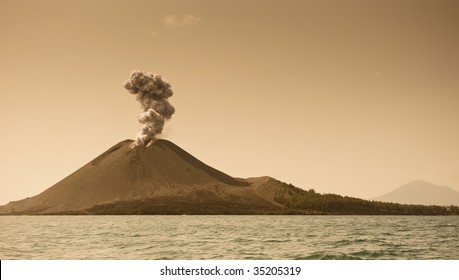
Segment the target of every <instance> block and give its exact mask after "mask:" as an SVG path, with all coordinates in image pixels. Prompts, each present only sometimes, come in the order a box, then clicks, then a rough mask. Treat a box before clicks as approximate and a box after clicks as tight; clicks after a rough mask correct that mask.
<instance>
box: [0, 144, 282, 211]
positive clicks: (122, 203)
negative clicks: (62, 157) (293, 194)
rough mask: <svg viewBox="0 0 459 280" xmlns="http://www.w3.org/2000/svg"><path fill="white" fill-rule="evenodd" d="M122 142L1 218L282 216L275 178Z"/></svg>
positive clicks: (172, 148) (174, 149)
mask: <svg viewBox="0 0 459 280" xmlns="http://www.w3.org/2000/svg"><path fill="white" fill-rule="evenodd" d="M132 145H133V141H132V140H125V141H122V142H120V143H118V144H116V145H115V146H113V147H112V148H110V149H108V150H107V151H106V152H104V153H103V154H101V155H100V156H98V157H97V158H95V159H94V160H92V161H91V162H89V163H87V164H86V165H84V166H83V167H81V168H80V169H78V170H77V171H75V172H74V173H72V174H71V175H69V176H68V177H66V178H64V179H63V180H62V181H60V182H58V183H57V184H55V185H54V186H52V187H50V188H48V189H47V190H45V191H44V192H42V193H40V194H39V195H36V196H34V197H31V198H27V199H23V200H19V201H15V202H10V203H8V204H7V205H5V206H1V207H0V214H26V215H33V214H279V213H283V212H284V211H285V210H286V208H285V207H283V206H282V205H281V204H279V203H277V202H275V201H274V197H275V195H276V190H277V189H278V188H279V187H281V186H282V185H283V183H282V182H279V181H277V180H275V179H273V178H270V177H260V178H250V179H237V178H233V177H231V176H229V175H227V174H225V173H223V172H220V171H218V170H216V169H214V168H212V167H210V166H208V165H206V164H204V163H202V162H201V161H199V160H198V159H196V158H195V157H193V156H192V155H190V154H189V153H187V152H186V151H184V150H183V149H181V148H180V147H178V146H177V145H175V144H174V143H172V142H170V141H167V140H156V141H154V142H153V143H152V144H151V145H149V146H147V147H136V148H131V147H132Z"/></svg>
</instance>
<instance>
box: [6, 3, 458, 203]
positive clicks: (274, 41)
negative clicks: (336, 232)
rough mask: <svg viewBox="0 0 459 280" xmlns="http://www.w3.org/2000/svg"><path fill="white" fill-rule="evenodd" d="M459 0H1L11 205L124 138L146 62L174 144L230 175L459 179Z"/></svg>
mask: <svg viewBox="0 0 459 280" xmlns="http://www.w3.org/2000/svg"><path fill="white" fill-rule="evenodd" d="M458 11H459V1H455V0H452V1H445V0H430V1H423V0H414V1H405V0H393V1H391V0H381V1H379V0H374V1H368V0H360V1H341V0H334V1H326V0H325V1H324V0H316V1H308V0H299V1H294V0H277V1H274V0H273V1H265V0H263V1H262V0H259V1H250V0H244V1H235V0H224V1H223V0H221V1H215V0H200V1H198V0H195V1H193V0H190V1H170V0H167V1H166V0H164V1H146V0H144V1H135V0H134V1H133V0H129V1H128V0H125V1H109V0H106V1H101V0H99V1H98V0H91V1H89V0H87V1H83V0H74V1H62V0H54V1H51V0H35V1H23V0H0V38H1V39H0V40H1V44H0V79H1V82H0V104H1V105H0V106H1V111H0V128H1V130H0V131H1V138H0V141H1V142H0V154H1V159H0V167H1V168H0V204H4V203H7V202H8V201H10V200H18V199H22V198H25V197H28V196H32V195H35V194H38V193H40V192H41V191H43V190H45V189H46V188H48V187H50V186H51V185H53V184H54V183H56V182H58V181H59V180H61V179H63V178H64V177H65V176H67V175H69V174H70V173H71V172H73V171H75V170H76V169H77V168H79V167H81V166H82V165H83V164H85V163H87V162H89V161H90V160H92V159H93V158H94V157H96V156H97V155H99V154H100V153H102V152H104V151H105V150H107V149H108V148H110V147H111V146H113V145H114V144H116V143H118V142H119V141H121V140H124V139H127V138H131V139H133V138H134V137H135V134H136V132H137V130H138V127H139V126H138V124H137V123H136V117H135V116H136V115H137V114H138V113H139V112H140V107H139V105H138V103H137V102H136V101H135V99H134V96H132V95H131V94H129V93H128V92H127V91H126V90H125V89H124V88H123V84H124V82H125V81H126V79H127V78H128V77H129V74H130V72H131V71H132V70H134V69H140V70H144V71H147V72H153V73H158V74H161V75H162V76H163V78H164V79H166V80H167V81H169V82H170V84H171V85H172V89H173V90H174V93H175V95H174V96H173V97H171V98H170V99H169V101H170V102H171V103H172V104H173V105H174V106H175V108H176V113H175V115H174V116H173V117H172V119H171V121H170V122H168V123H167V124H166V128H165V131H164V134H163V138H166V139H169V140H171V141H173V142H174V143H176V144H177V145H179V146H181V147H182V148H184V149H185V150H187V151H188V152H190V153H191V154H193V155H194V156H196V157H197V158H199V159H200V160H202V161H204V162H205V163H207V164H209V165H211V166H213V167H215V168H217V169H219V170H221V171H224V172H226V173H228V174H230V175H232V176H237V177H251V176H262V175H269V176H272V177H275V178H277V179H279V180H282V181H284V182H287V183H292V184H294V185H296V186H298V187H302V188H305V189H309V188H314V189H316V191H318V192H331V193H338V194H342V195H351V196H356V197H361V198H369V197H374V196H377V195H381V194H384V193H386V192H388V191H390V190H392V189H394V188H396V187H398V186H400V185H402V184H405V183H407V182H408V181H411V180H415V179H423V180H426V181H430V182H432V183H435V184H444V185H448V186H451V187H455V188H456V189H458V188H459V144H458V143H459V51H458V50H459V17H458V16H457V12H458Z"/></svg>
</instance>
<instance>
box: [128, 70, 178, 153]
mask: <svg viewBox="0 0 459 280" xmlns="http://www.w3.org/2000/svg"><path fill="white" fill-rule="evenodd" d="M124 88H125V89H127V90H128V91H129V92H130V93H132V94H134V95H135V98H136V100H137V101H139V102H140V106H141V108H142V111H143V112H142V113H140V114H139V115H138V116H137V121H138V122H139V123H140V124H141V125H142V126H141V128H140V130H139V132H137V137H136V140H135V146H141V145H148V144H149V143H150V142H151V140H153V139H154V138H155V135H157V134H161V132H162V131H163V128H164V123H165V121H166V120H169V119H170V118H171V117H172V115H173V114H174V112H175V108H174V106H172V105H171V104H170V103H169V101H168V100H167V99H168V98H169V97H171V96H172V95H173V94H174V93H173V92H172V89H171V85H170V84H169V83H168V82H166V81H165V80H163V79H162V78H161V76H160V75H157V74H152V73H146V72H143V71H138V70H136V71H133V72H132V73H131V77H130V78H129V79H128V80H127V81H126V82H125V83H124Z"/></svg>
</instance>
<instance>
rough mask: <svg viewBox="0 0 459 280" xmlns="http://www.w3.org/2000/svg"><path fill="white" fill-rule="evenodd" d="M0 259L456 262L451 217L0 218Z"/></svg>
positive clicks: (458, 247)
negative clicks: (403, 260)
mask: <svg viewBox="0 0 459 280" xmlns="http://www.w3.org/2000/svg"><path fill="white" fill-rule="evenodd" d="M0 259H173V260H184V259H218V260H222V259H225V260H228V259H229V260H231V259H261V260H266V259H427V260H430V259H456V260H457V259H459V217H458V216H0Z"/></svg>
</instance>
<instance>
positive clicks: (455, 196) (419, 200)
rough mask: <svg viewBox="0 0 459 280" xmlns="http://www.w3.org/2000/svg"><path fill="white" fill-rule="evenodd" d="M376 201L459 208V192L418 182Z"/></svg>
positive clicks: (376, 198) (406, 185)
mask: <svg viewBox="0 0 459 280" xmlns="http://www.w3.org/2000/svg"><path fill="white" fill-rule="evenodd" d="M374 200H377V201H386V202H395V203H403V204H421V205H456V206H459V192H458V191H456V190H454V189H453V188H450V187H447V186H438V185H434V184H432V183H429V182H425V181H422V180H417V181H412V182H409V183H407V184H405V185H403V186H401V187H398V188H397V189H395V190H393V191H391V192H389V193H387V194H385V195H382V196H378V197H375V198H374Z"/></svg>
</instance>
